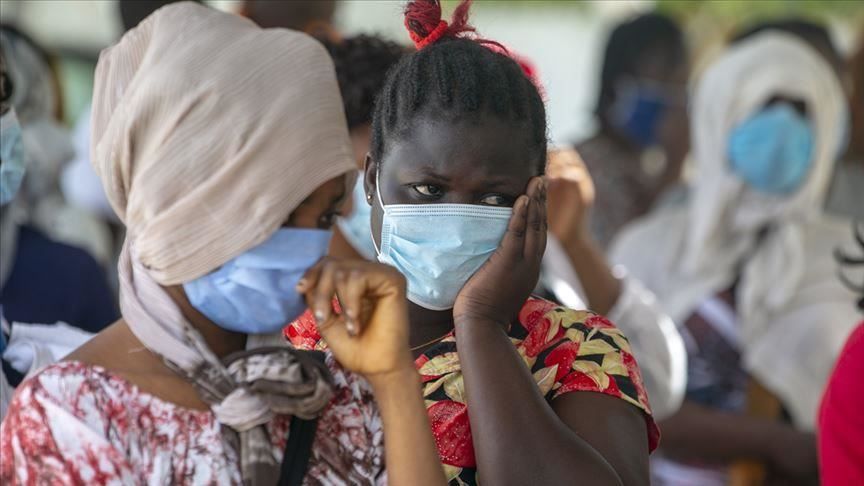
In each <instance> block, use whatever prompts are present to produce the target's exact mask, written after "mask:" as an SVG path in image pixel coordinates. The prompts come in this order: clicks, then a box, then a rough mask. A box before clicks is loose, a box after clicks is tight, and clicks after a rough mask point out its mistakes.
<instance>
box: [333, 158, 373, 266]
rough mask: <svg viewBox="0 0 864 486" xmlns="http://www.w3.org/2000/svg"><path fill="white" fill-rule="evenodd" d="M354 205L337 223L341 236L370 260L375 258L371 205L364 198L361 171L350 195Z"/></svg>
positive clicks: (364, 192)
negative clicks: (349, 212)
mask: <svg viewBox="0 0 864 486" xmlns="http://www.w3.org/2000/svg"><path fill="white" fill-rule="evenodd" d="M352 203H353V205H354V207H353V208H352V209H351V214H349V215H348V216H345V217H344V218H339V220H338V221H337V223H336V224H337V225H339V229H340V230H341V231H342V236H344V237H345V239H346V240H348V243H350V244H351V246H352V247H353V248H354V249H355V250H357V253H359V254H360V255H361V256H362V257H363V258H365V259H367V260H372V259H374V258H375V242H374V241H372V228H371V221H372V206H370V205H369V201H368V200H367V199H366V191H365V188H364V185H363V171H360V176H359V177H357V184H355V185H354V192H353V195H352Z"/></svg>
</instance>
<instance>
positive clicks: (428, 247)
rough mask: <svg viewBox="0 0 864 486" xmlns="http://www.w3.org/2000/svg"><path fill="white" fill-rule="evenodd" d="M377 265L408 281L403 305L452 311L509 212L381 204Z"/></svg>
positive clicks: (488, 208) (494, 245)
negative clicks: (397, 272) (379, 245)
mask: <svg viewBox="0 0 864 486" xmlns="http://www.w3.org/2000/svg"><path fill="white" fill-rule="evenodd" d="M376 186H377V187H378V191H377V192H378V202H379V204H381V207H382V208H383V209H384V217H383V219H382V221H381V248H380V249H378V261H379V262H381V263H385V264H387V265H391V266H393V267H396V269H397V270H399V272H400V273H402V275H404V276H405V279H406V280H407V281H408V300H410V301H411V302H414V303H415V304H417V305H419V306H421V307H425V308H427V309H431V310H447V309H452V308H453V304H454V303H455V302H456V296H457V295H459V291H460V290H462V286H464V285H465V283H466V282H467V281H468V279H470V278H471V276H472V275H474V273H475V272H477V270H479V269H480V267H481V266H482V265H483V264H484V263H486V260H488V259H489V257H490V256H491V255H492V253H493V252H494V251H495V250H496V249H497V248H498V245H499V244H500V243H501V239H502V238H504V233H505V232H506V231H507V224H508V223H509V221H510V215H511V214H512V213H513V209H512V208H501V207H493V206H480V205H475V204H390V205H385V204H384V201H383V200H382V199H381V189H380V187H381V185H380V184H379V183H376Z"/></svg>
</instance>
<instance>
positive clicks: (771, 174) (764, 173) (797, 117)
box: [728, 103, 814, 195]
mask: <svg viewBox="0 0 864 486" xmlns="http://www.w3.org/2000/svg"><path fill="white" fill-rule="evenodd" d="M813 145H814V135H813V128H812V125H811V123H810V121H809V120H808V119H807V118H806V117H805V116H804V115H801V114H800V113H798V112H797V111H795V109H794V108H793V107H792V106H790V105H789V104H787V103H777V104H774V105H771V106H769V107H767V108H765V109H763V110H762V111H760V112H759V113H757V114H755V115H753V116H751V117H750V118H748V119H747V120H745V121H744V122H742V123H741V124H739V125H738V126H737V127H735V129H734V130H732V133H731V134H730V136H729V147H728V150H729V152H728V158H729V163H730V165H731V169H732V171H733V172H734V173H735V174H737V175H738V176H739V177H740V178H741V179H742V180H743V181H744V182H746V183H747V184H748V185H749V186H750V187H752V188H753V189H755V190H756V191H759V192H762V193H765V194H771V195H784V194H789V193H792V192H794V191H796V190H797V189H798V188H799V187H801V185H802V184H803V183H804V181H805V180H807V174H808V173H809V172H810V166H811V165H812V163H813V157H812V155H813Z"/></svg>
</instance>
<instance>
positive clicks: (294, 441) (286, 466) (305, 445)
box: [279, 351, 324, 486]
mask: <svg viewBox="0 0 864 486" xmlns="http://www.w3.org/2000/svg"><path fill="white" fill-rule="evenodd" d="M306 354H308V355H310V356H312V357H314V358H315V359H316V360H318V361H320V362H322V363H323V362H324V353H322V352H320V351H309V352H308V353H306ZM290 427H291V428H290V429H289V431H288V443H287V444H285V455H284V456H283V457H282V467H281V470H280V473H279V486H301V485H302V484H303V478H305V477H306V470H307V469H308V467H309V459H310V458H311V457H312V444H313V443H314V442H315V432H316V431H317V430H318V418H317V417H316V418H314V419H311V420H304V419H301V418H299V417H297V416H295V417H293V418H292V419H291V426H290Z"/></svg>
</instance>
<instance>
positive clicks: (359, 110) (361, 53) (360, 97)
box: [320, 35, 408, 129]
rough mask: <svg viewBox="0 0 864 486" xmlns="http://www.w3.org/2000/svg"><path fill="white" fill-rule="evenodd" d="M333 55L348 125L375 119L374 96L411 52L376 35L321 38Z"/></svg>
mask: <svg viewBox="0 0 864 486" xmlns="http://www.w3.org/2000/svg"><path fill="white" fill-rule="evenodd" d="M320 40H321V42H322V43H323V44H324V47H326V48H327V52H329V53H330V57H332V58H333V64H334V65H335V67H336V78H337V79H338V81H339V91H340V92H341V93H342V103H343V106H344V107H345V117H346V118H347V119H348V128H349V129H354V128H356V127H359V126H362V125H366V124H369V123H371V122H372V112H373V111H374V110H375V98H376V97H377V96H378V93H379V92H380V91H381V88H382V86H384V79H385V78H386V76H387V71H389V70H390V68H392V67H393V66H394V65H395V64H396V63H397V62H398V61H399V59H401V58H402V56H404V55H405V54H406V53H407V52H408V51H407V50H406V49H405V48H404V47H402V46H400V45H399V44H397V43H395V42H390V41H387V40H385V39H382V38H380V37H377V36H372V35H358V36H356V37H349V38H347V39H344V40H342V41H332V40H328V39H320Z"/></svg>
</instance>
